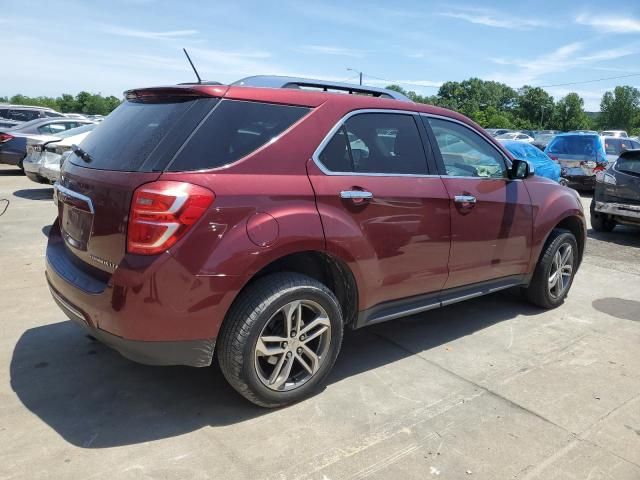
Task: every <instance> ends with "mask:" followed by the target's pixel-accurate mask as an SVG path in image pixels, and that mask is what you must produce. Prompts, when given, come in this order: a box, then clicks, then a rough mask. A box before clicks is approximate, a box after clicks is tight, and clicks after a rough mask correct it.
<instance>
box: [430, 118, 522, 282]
mask: <svg viewBox="0 0 640 480" xmlns="http://www.w3.org/2000/svg"><path fill="white" fill-rule="evenodd" d="M422 118H423V120H424V122H425V126H426V127H427V128H428V129H430V138H431V143H432V145H433V146H434V149H435V150H436V152H435V153H436V160H437V162H438V166H439V171H440V173H441V175H442V177H441V178H442V181H443V183H444V185H445V188H446V190H447V192H448V197H449V209H450V211H451V254H450V256H449V278H448V280H447V283H446V285H445V288H446V289H449V288H454V287H459V286H463V285H470V284H473V283H478V282H483V281H487V280H493V279H497V278H502V277H508V276H512V275H514V276H519V275H523V274H524V273H526V271H527V268H528V264H529V257H530V253H531V235H532V222H533V215H532V208H531V200H530V197H529V193H528V191H527V189H526V187H525V185H524V183H523V181H522V180H510V179H509V178H508V177H507V164H506V161H505V156H504V155H503V154H502V152H500V151H499V150H498V149H497V148H496V147H495V146H494V145H493V144H491V143H490V142H489V141H488V140H486V139H485V138H484V137H483V136H482V135H481V134H480V133H479V132H478V131H476V130H474V129H472V128H471V127H469V126H468V125H466V124H463V123H461V122H457V121H453V120H449V119H445V118H442V117H433V116H423V117H422Z"/></svg>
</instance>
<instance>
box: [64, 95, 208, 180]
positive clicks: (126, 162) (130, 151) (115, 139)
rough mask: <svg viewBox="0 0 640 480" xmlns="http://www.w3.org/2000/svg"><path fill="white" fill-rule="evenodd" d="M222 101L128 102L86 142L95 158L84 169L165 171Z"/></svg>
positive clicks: (84, 145)
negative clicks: (203, 120)
mask: <svg viewBox="0 0 640 480" xmlns="http://www.w3.org/2000/svg"><path fill="white" fill-rule="evenodd" d="M217 102H218V100H217V99H215V98H200V99H193V98H189V97H184V98H179V97H172V98H171V99H168V100H167V101H160V100H158V99H155V100H154V101H152V102H140V101H125V102H123V103H122V104H121V105H120V106H119V107H118V108H116V109H115V110H114V111H113V112H111V114H110V115H109V116H108V117H106V118H105V120H104V121H103V122H101V123H100V124H99V125H97V126H96V128H95V129H94V131H93V132H92V133H91V135H89V136H88V137H87V138H86V139H85V140H84V141H83V142H82V149H83V150H84V151H85V152H87V153H88V154H89V155H90V156H91V162H90V163H86V162H84V161H83V160H81V159H80V158H78V157H77V156H76V155H71V156H70V157H69V160H70V161H71V162H72V163H75V164H76V165H80V166H82V167H89V168H96V169H101V170H118V171H129V172H131V171H158V170H163V169H164V166H165V165H166V164H167V162H168V161H169V159H171V158H172V157H173V155H174V154H175V152H176V151H177V150H178V148H179V147H180V145H182V143H184V141H185V140H186V138H187V137H188V135H189V134H190V133H191V132H192V131H193V129H194V128H195V127H196V126H197V125H198V123H200V121H201V120H202V118H204V116H205V115H206V114H207V113H208V112H210V111H211V109H212V107H213V106H214V105H215V104H216V103H217Z"/></svg>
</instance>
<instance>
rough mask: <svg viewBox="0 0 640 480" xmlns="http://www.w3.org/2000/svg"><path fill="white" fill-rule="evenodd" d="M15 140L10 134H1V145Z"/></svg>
mask: <svg viewBox="0 0 640 480" xmlns="http://www.w3.org/2000/svg"><path fill="white" fill-rule="evenodd" d="M12 138H13V135H9V134H8V133H0V143H4V142H8V141H9V140H11V139H12Z"/></svg>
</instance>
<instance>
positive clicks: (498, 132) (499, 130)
mask: <svg viewBox="0 0 640 480" xmlns="http://www.w3.org/2000/svg"><path fill="white" fill-rule="evenodd" d="M485 130H486V131H487V132H488V133H489V135H491V136H492V137H497V136H498V135H502V134H503V133H507V132H511V131H513V130H511V129H509V128H485Z"/></svg>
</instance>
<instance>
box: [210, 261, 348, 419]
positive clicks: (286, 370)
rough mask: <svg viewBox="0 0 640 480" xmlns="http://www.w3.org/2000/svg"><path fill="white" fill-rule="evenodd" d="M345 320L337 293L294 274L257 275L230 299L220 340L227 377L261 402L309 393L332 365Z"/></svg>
mask: <svg viewBox="0 0 640 480" xmlns="http://www.w3.org/2000/svg"><path fill="white" fill-rule="evenodd" d="M342 333H343V321H342V313H341V310H340V305H339V303H338V300H337V299H336V297H335V295H334V294H333V293H332V292H331V291H330V290H329V289H328V288H327V287H326V286H324V285H323V284H321V283H320V282H318V281H316V280H314V279H312V278H310V277H307V276H305V275H300V274H297V273H277V274H273V275H269V276H267V277H264V278H261V279H258V280H257V281H256V282H255V283H254V284H252V285H250V286H249V287H248V288H247V289H246V290H245V291H244V292H242V293H241V294H240V297H239V298H238V299H237V301H236V302H235V303H234V305H233V307H232V308H231V310H230V311H229V314H228V316H227V318H226V320H225V323H224V325H223V327H222V331H221V333H220V338H219V339H218V345H217V352H218V361H219V363H220V368H221V370H222V373H223V374H224V376H225V378H226V379H227V380H228V381H229V383H230V384H231V385H232V386H233V388H235V389H236V390H237V391H238V392H239V393H240V394H242V395H243V396H244V397H246V398H247V399H248V400H250V401H251V402H253V403H255V404H257V405H260V406H263V407H280V406H284V405H287V404H290V403H294V402H297V401H299V400H302V399H303V398H305V397H307V396H309V394H311V393H312V392H313V391H314V390H315V389H316V388H317V387H319V386H320V385H321V384H322V382H323V380H324V379H325V377H326V376H327V374H328V373H329V371H330V370H331V367H332V366H333V364H334V362H335V360H336V358H337V356H338V352H339V351H340V346H341V343H342Z"/></svg>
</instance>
